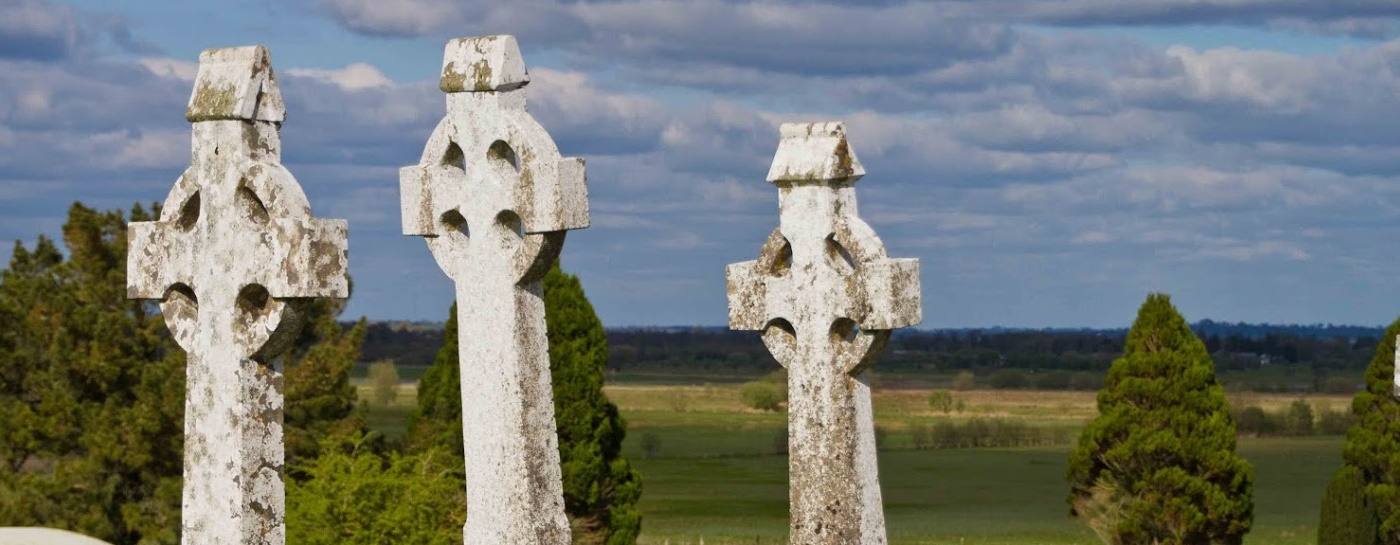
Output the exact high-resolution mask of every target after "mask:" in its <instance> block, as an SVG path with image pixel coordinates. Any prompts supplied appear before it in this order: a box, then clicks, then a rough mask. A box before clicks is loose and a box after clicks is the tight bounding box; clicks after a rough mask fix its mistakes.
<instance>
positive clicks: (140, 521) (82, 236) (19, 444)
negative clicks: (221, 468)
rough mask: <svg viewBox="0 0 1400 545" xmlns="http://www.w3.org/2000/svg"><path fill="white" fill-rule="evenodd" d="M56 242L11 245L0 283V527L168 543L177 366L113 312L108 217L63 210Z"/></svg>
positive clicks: (149, 309)
mask: <svg viewBox="0 0 1400 545" xmlns="http://www.w3.org/2000/svg"><path fill="white" fill-rule="evenodd" d="M131 219H132V220H133V221H144V220H149V219H151V214H148V213H147V212H146V211H145V210H144V209H143V208H141V207H140V206H137V207H135V208H134V209H133V210H132V211H131ZM63 242H64V246H65V247H66V248H67V250H68V257H67V259H65V258H64V257H63V255H62V253H60V252H59V250H58V247H57V246H56V245H55V244H54V243H53V242H52V241H51V240H49V239H48V238H46V237H40V239H39V241H38V243H37V244H36V245H35V246H34V248H33V249H28V248H25V247H24V245H23V244H20V243H16V245H15V251H14V254H13V256H12V258H11V261H10V264H9V268H8V269H7V270H5V271H4V272H3V274H0V521H4V523H5V524H6V525H19V526H31V525H33V526H49V527H57V528H64V529H69V530H73V531H77V532H81V533H84V534H87V535H90V536H94V537H98V538H101V539H104V540H106V541H109V542H112V543H115V544H117V545H128V544H136V543H138V542H139V543H143V544H144V543H175V542H176V541H177V535H176V533H177V530H178V528H179V509H180V483H181V468H182V463H181V462H182V451H183V435H184V434H183V414H184V405H183V402H184V399H183V395H184V387H185V380H184V379H185V376H184V352H183V351H181V350H180V349H179V348H178V347H176V346H175V345H174V343H173V341H172V340H171V338H170V336H169V333H168V332H167V331H166V329H165V324H164V321H163V320H162V319H161V317H160V316H159V315H158V314H157V313H156V312H155V305H153V304H152V303H150V302H143V301H132V300H128V299H127V298H126V250H127V248H126V244H127V238H126V218H124V217H123V214H122V213H121V212H117V211H112V212H99V211H96V210H93V209H90V208H87V207H85V206H83V205H81V204H77V203H75V204H74V205H73V206H72V207H70V208H69V210H68V220H67V222H66V223H65V224H64V226H63Z"/></svg>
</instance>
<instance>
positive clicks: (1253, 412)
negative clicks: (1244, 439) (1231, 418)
mask: <svg viewBox="0 0 1400 545" xmlns="http://www.w3.org/2000/svg"><path fill="white" fill-rule="evenodd" d="M1235 420H1236V422H1237V424H1236V429H1237V430H1238V432H1239V433H1240V434H1242V435H1252V436H1256V437H1260V436H1265V435H1273V434H1274V433H1276V432H1277V431H1278V425H1277V424H1276V423H1275V422H1274V419H1273V417H1271V416H1269V413H1266V412H1264V409H1261V408H1259V407H1257V406H1254V405H1250V406H1248V407H1245V408H1244V409H1242V410H1240V413H1239V415H1238V416H1236V417H1235Z"/></svg>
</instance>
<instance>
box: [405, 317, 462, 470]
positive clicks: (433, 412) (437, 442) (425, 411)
mask: <svg viewBox="0 0 1400 545" xmlns="http://www.w3.org/2000/svg"><path fill="white" fill-rule="evenodd" d="M442 339H443V342H442V348H441V349H439V350H438V353H437V357H436V358H435V359H434V360H433V365H432V366H431V367H429V368H428V371H427V372H426V373H424V374H423V378H421V379H419V381H418V408H417V409H415V410H414V411H413V414H412V415H411V416H409V421H408V430H409V431H408V433H407V434H406V435H405V441H406V446H407V448H408V450H409V451H411V452H419V451H423V450H427V449H433V448H437V449H441V450H442V451H443V452H448V453H452V454H455V455H456V456H457V458H458V460H459V461H460V460H461V458H463V456H464V454H463V452H462V377H461V375H460V373H461V363H460V362H459V361H458V358H459V355H458V354H457V304H456V303H453V304H452V308H451V310H449V311H448V314H447V325H446V326H444V327H443V332H442Z"/></svg>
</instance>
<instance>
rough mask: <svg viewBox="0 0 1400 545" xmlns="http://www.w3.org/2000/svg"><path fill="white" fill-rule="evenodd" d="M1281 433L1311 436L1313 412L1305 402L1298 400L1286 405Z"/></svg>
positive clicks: (1310, 406)
mask: <svg viewBox="0 0 1400 545" xmlns="http://www.w3.org/2000/svg"><path fill="white" fill-rule="evenodd" d="M1283 433H1284V434H1285V435H1312V433H1313V410H1312V405H1310V404H1309V403H1308V402H1307V400H1304V399H1298V400H1294V401H1293V403H1289V404H1288V409H1287V410H1285V411H1284V412H1283Z"/></svg>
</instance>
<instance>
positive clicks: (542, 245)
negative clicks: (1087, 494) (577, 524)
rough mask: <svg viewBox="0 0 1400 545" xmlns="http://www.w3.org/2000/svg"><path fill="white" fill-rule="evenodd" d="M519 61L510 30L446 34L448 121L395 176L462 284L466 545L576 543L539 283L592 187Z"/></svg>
mask: <svg viewBox="0 0 1400 545" xmlns="http://www.w3.org/2000/svg"><path fill="white" fill-rule="evenodd" d="M520 59H521V57H520V51H519V48H518V46H517V45H516V42H515V38H513V37H510V36H488V37H479V38H466V39H459V40H453V41H451V42H448V44H447V48H446V53H445V54H444V56H443V66H444V68H443V80H442V89H443V90H444V91H446V92H447V93H448V94H447V116H446V117H444V118H443V120H442V122H441V123H439V124H438V126H437V129H436V130H434V131H433V134H432V136H431V137H430V138H429V139H428V143H427V146H426V147H425V148H424V150H423V156H422V159H421V160H420V162H419V164H418V165H417V166H411V167H405V168H403V169H402V170H401V171H400V174H399V183H400V192H401V195H402V202H401V204H402V207H403V210H402V211H403V231H404V234H406V235H419V236H424V237H427V241H428V248H429V249H430V250H431V251H432V254H433V257H434V259H436V260H437V263H438V266H440V267H441V268H442V270H443V271H444V272H445V273H447V275H448V276H449V277H451V278H452V280H453V281H454V282H456V284H457V301H458V317H457V323H458V327H459V333H458V335H459V336H458V338H459V339H460V342H459V345H458V346H459V350H460V354H459V355H460V356H461V362H462V366H461V381H462V382H461V383H462V431H463V433H462V436H463V440H464V442H465V445H464V447H465V448H464V451H465V454H466V473H467V475H466V477H467V479H466V480H467V513H468V518H467V523H466V525H465V527H464V528H463V534H464V536H465V541H466V543H468V544H470V545H516V544H519V545H524V544H531V545H557V544H564V543H568V542H569V539H570V538H569V524H568V519H567V518H566V517H565V515H564V495H563V489H562V485H561V483H560V480H561V475H560V470H559V450H558V437H557V435H556V432H555V424H554V403H553V394H552V391H551V389H550V376H549V341H548V339H547V338H546V336H545V321H544V300H543V297H542V295H543V292H542V287H541V283H540V280H541V279H542V278H543V277H544V273H545V272H546V271H547V270H548V268H549V266H550V265H551V264H552V263H553V262H554V260H555V259H556V258H557V257H558V255H559V250H560V249H561V248H562V247H563V244H564V235H565V233H566V232H567V230H569V229H581V228H584V227H587V226H588V193H587V189H586V187H585V185H584V172H583V160H581V159H574V158H565V157H560V155H559V149H558V148H557V147H556V146H555V144H554V141H553V139H551V138H550V137H549V134H547V133H546V132H545V131H544V128H543V127H541V126H540V125H539V123H537V122H536V121H535V120H534V118H533V117H531V116H530V114H528V113H527V112H526V110H525V95H524V92H525V91H524V89H523V87H524V85H525V84H527V83H528V82H529V77H528V76H527V74H526V72H525V65H524V62H523V61H521V60H520ZM464 78H465V79H464ZM463 81H467V82H468V83H463Z"/></svg>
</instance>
